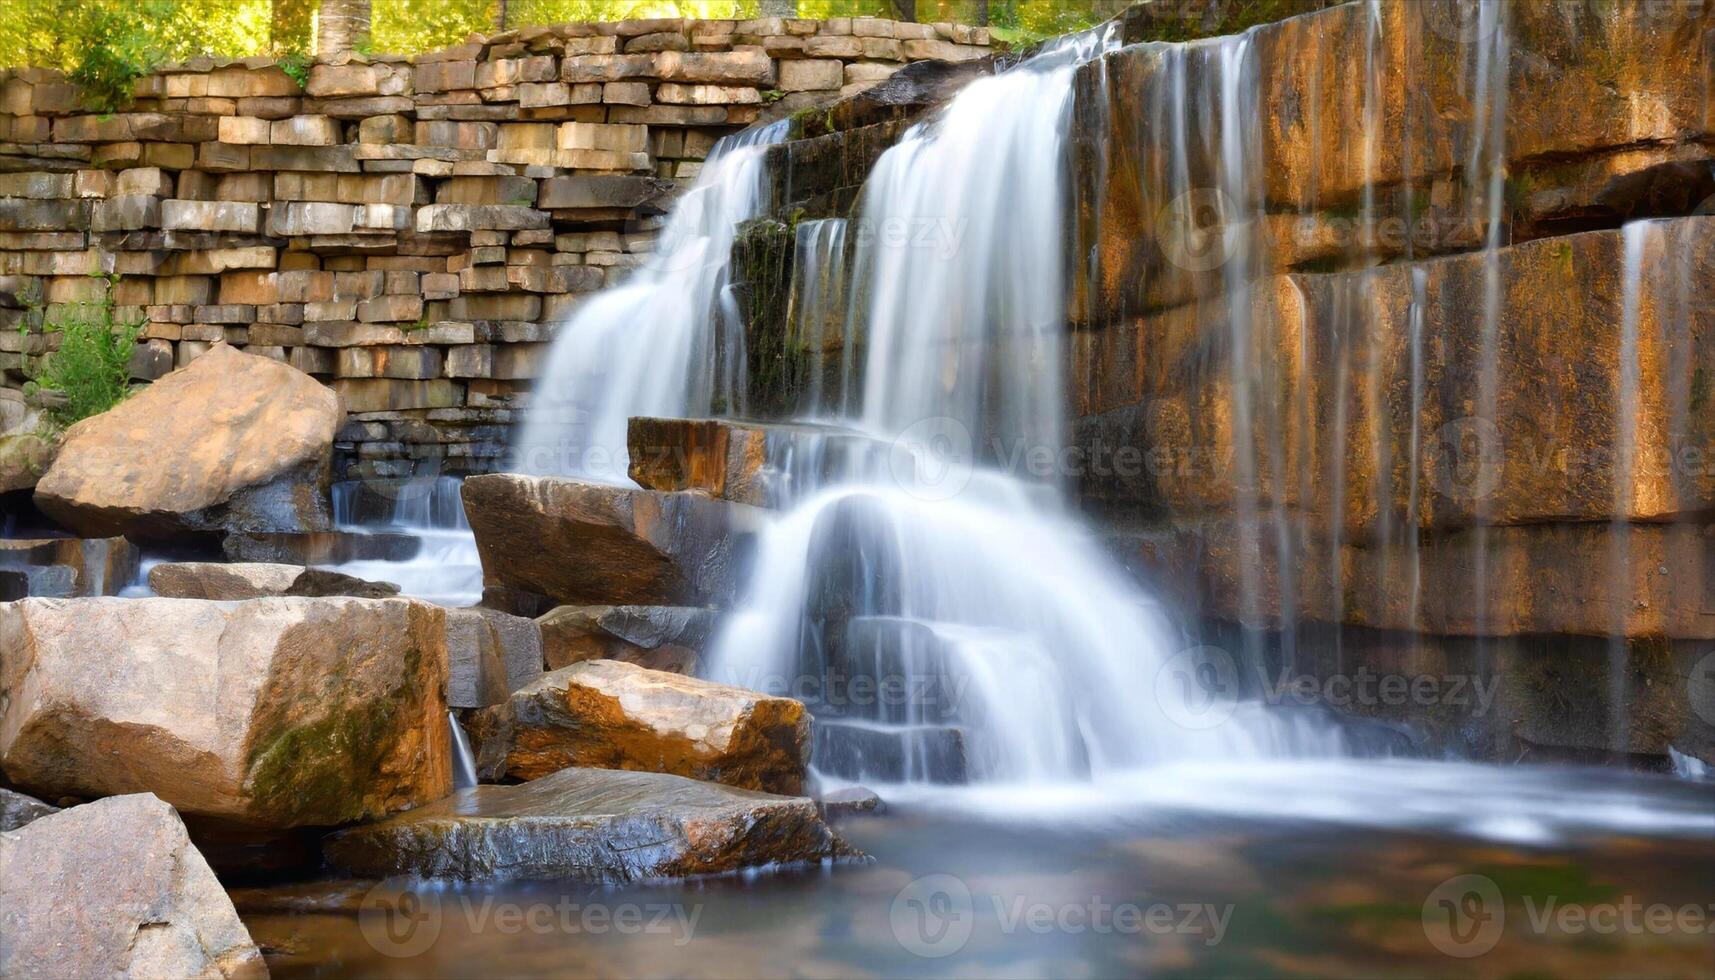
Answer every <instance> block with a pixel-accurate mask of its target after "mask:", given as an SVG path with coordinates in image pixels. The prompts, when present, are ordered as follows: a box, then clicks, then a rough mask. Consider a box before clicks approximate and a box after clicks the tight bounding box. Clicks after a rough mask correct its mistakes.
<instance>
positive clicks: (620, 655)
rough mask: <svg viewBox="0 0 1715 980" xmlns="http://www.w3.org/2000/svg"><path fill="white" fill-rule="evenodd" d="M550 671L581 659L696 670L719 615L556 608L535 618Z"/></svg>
mask: <svg viewBox="0 0 1715 980" xmlns="http://www.w3.org/2000/svg"><path fill="white" fill-rule="evenodd" d="M536 622H537V624H538V626H540V628H541V630H542V653H543V655H544V657H545V659H546V661H547V666H548V669H549V670H557V669H559V668H561V667H569V666H571V665H572V664H575V663H580V662H582V661H585V660H623V661H625V662H626V663H632V664H637V665H638V666H640V667H648V668H650V669H652V670H667V671H672V672H674V673H677V674H691V673H694V672H695V668H696V665H697V663H698V662H699V661H700V660H701V659H702V657H703V654H704V652H705V651H706V650H707V649H708V644H709V643H710V642H711V641H712V640H713V638H714V635H715V631H716V630H717V629H718V628H719V625H720V614H719V613H718V612H716V611H715V610H713V609H704V608H700V607H695V606H558V607H556V608H554V609H552V610H550V611H549V612H547V613H546V614H544V615H542V616H540V617H538V618H537V620H536Z"/></svg>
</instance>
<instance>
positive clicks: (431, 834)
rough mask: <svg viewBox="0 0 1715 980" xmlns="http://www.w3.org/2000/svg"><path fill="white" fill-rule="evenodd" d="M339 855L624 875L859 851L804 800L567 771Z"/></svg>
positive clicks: (493, 875) (452, 871)
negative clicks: (853, 848) (846, 841)
mask: <svg viewBox="0 0 1715 980" xmlns="http://www.w3.org/2000/svg"><path fill="white" fill-rule="evenodd" d="M324 851H325V853H326V855H327V859H328V861H329V863H331V864H333V865H334V866H336V867H340V868H343V869H345V870H347V871H351V872H353V873H356V874H362V875H371V876H375V877H384V876H387V875H394V874H413V875H422V876H428V877H450V878H465V879H505V878H531V879H560V878H569V879H573V880H578V881H600V882H624V881H635V880H638V879H642V878H655V877H683V876H688V875H699V874H715V873H719V872H723V871H734V870H738V869H741V868H748V867H756V866H759V865H764V864H775V863H793V862H802V861H820V860H823V859H826V858H834V857H843V856H851V855H853V854H854V853H855V852H853V851H852V850H851V849H850V848H849V847H847V846H846V845H845V844H844V843H843V842H841V841H840V839H839V838H838V837H836V836H835V835H834V833H833V832H832V831H831V830H829V829H828V827H827V825H826V824H825V823H823V821H822V818H821V816H820V815H819V814H818V813H817V812H816V805H815V803H814V802H812V801H811V800H809V799H806V798H803V797H787V796H774V795H771V794H768V793H760V792H756V791H752V790H743V789H738V788H735V787H731V786H723V785H720V784H717V783H707V782H699V781H697V780H694V779H686V778H684V777H681V776H673V775H667V774H663V773H644V772H622V771H617V770H610V769H563V770H560V771H558V772H555V773H552V774H550V775H547V776H543V777H542V778H540V779H536V780H532V781H530V782H527V783H523V784H521V785H517V786H479V787H476V788H475V789H470V790H461V791H460V792H458V793H456V794H454V795H453V796H451V797H448V798H446V799H444V800H440V801H438V802H436V803H431V804H429V805H427V806H423V807H419V808H417V809H415V810H412V811H410V812H408V813H404V814H400V815H399V816H396V817H393V818H390V819H388V820H385V821H382V822H380V823H376V824H370V825H367V826H362V827H354V828H351V829H348V830H343V831H340V832H338V833H336V834H334V835H333V836H332V837H330V838H329V839H328V842H327V844H326V846H325V848H324Z"/></svg>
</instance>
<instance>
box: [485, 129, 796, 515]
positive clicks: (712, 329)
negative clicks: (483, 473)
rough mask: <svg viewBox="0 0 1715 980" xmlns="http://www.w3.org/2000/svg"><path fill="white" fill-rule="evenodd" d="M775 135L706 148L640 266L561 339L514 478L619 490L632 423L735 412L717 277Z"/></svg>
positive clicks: (758, 201)
mask: <svg viewBox="0 0 1715 980" xmlns="http://www.w3.org/2000/svg"><path fill="white" fill-rule="evenodd" d="M785 135H786V127H785V122H784V121H782V122H780V123H776V124H774V125H772V126H767V127H761V128H759V129H755V130H747V131H746V132H745V133H742V134H739V135H737V136H734V137H729V138H728V139H725V140H722V141H721V143H719V144H717V145H716V147H715V149H714V152H713V153H711V154H710V158H709V160H708V162H707V163H706V164H704V166H703V169H702V172H701V173H700V174H699V175H698V177H697V180H696V182H695V184H693V185H692V187H691V189H690V190H689V191H687V192H686V193H685V195H684V196H683V197H681V198H680V199H679V200H678V202H677V203H675V205H674V207H673V214H672V217H671V218H670V219H669V220H668V222H667V227H666V229H665V230H664V231H663V232H662V235H661V240H660V241H659V242H657V243H656V244H655V249H654V251H653V253H652V254H651V255H650V258H649V259H648V261H647V262H645V263H644V265H643V266H642V267H641V268H639V269H638V270H637V271H636V272H635V273H634V274H633V275H632V276H631V278H630V279H629V280H627V281H626V282H625V283H624V284H622V285H620V286H618V287H616V288H613V289H609V290H606V291H605V292H602V293H599V294H597V295H595V296H593V297H591V298H590V300H589V302H587V303H586V304H585V305H584V306H583V307H581V308H580V309H579V310H578V312H577V313H576V314H575V315H574V316H573V317H572V319H571V321H570V322H568V323H566V324H564V325H562V326H561V327H560V329H559V332H558V334H557V335H556V337H555V338H554V345H553V347H552V348H551V349H550V350H549V353H548V362H547V364H546V365H545V366H544V369H543V372H542V380H541V382H539V383H538V384H537V385H536V388H535V391H534V392H533V393H532V395H531V402H530V411H529V413H528V415H527V417H526V419H525V422H524V426H523V428H522V430H521V431H520V433H519V434H518V438H517V440H516V442H515V444H514V447H513V459H512V466H511V469H512V470H513V471H515V472H521V473H534V474H540V475H545V476H575V477H578V478H580V479H585V480H593V481H596V482H600V483H613V484H625V483H628V482H629V478H628V477H627V475H626V469H627V460H628V458H629V457H628V454H627V453H626V449H625V430H626V424H627V422H628V421H629V420H630V419H631V418H632V417H633V416H638V415H652V416H665V417H670V418H682V417H685V416H688V415H697V416H702V415H707V414H709V412H710V411H711V410H712V408H713V407H714V402H715V399H716V398H717V396H719V397H721V398H722V399H723V400H724V402H725V404H727V405H729V406H730V405H732V404H733V403H734V400H735V399H736V397H737V395H738V394H739V392H741V391H742V377H740V376H738V375H736V374H735V373H733V372H736V371H737V370H738V367H739V365H741V364H742V363H743V358H742V357H740V356H737V352H736V351H735V350H734V348H733V347H732V346H730V345H731V344H732V343H733V342H734V340H735V338H736V337H737V336H738V326H737V324H735V323H732V322H731V320H730V319H729V318H728V314H727V311H728V309H729V308H730V303H729V297H728V296H727V295H726V293H727V286H728V282H729V277H728V271H729V270H728V265H729V264H730V262H731V257H732V245H733V239H734V237H735V235H736V233H737V231H738V226H739V225H740V224H741V223H742V222H744V221H745V220H747V219H749V218H753V217H755V216H756V215H757V213H758V212H759V210H760V209H761V206H762V204H763V203H764V197H765V195H764V191H765V187H764V182H763V178H764V176H765V170H764V166H763V164H764V159H765V156H766V154H767V152H768V147H769V146H770V145H771V144H773V143H776V142H778V141H779V140H781V139H782V138H784V137H785ZM723 345H726V346H723ZM723 368H724V369H725V370H724V371H723V370H722V369H723Z"/></svg>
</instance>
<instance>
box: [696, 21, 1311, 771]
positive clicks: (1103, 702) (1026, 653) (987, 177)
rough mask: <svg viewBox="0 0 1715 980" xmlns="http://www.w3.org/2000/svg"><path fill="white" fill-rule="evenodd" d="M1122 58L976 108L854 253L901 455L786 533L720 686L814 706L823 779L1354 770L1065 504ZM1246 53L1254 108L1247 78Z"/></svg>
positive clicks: (986, 91) (936, 146) (945, 128)
mask: <svg viewBox="0 0 1715 980" xmlns="http://www.w3.org/2000/svg"><path fill="white" fill-rule="evenodd" d="M1115 44H1116V38H1115V36H1114V34H1113V33H1112V32H1111V31H1108V30H1102V31H1097V32H1092V33H1090V34H1086V35H1080V36H1077V37H1075V38H1072V39H1069V40H1067V41H1065V42H1063V43H1061V44H1058V45H1055V46H1053V47H1051V48H1049V49H1047V50H1045V51H1044V52H1042V53H1041V54H1039V55H1038V56H1037V57H1036V58H1034V59H1032V60H1030V61H1026V62H1024V63H1022V64H1021V65H1019V66H1017V67H1015V68H1013V69H1011V70H1009V71H1006V72H1003V73H1001V74H998V75H996V76H994V77H991V78H986V79H981V80H978V81H976V82H973V83H972V84H971V85H969V86H968V87H966V88H965V89H964V90H963V91H961V92H960V93H959V94H958V95H957V96H956V97H955V98H954V99H953V100H952V101H951V103H949V104H948V105H947V106H946V107H945V108H944V109H943V110H942V111H941V112H939V113H938V114H936V115H935V116H934V117H933V118H931V119H929V120H927V121H925V122H922V123H920V124H918V125H917V126H915V127H913V128H912V129H911V130H910V131H908V132H907V133H906V134H905V135H904V137H903V138H902V139H901V140H900V141H899V143H898V144H897V145H895V146H894V147H893V148H891V149H889V150H888V151H887V152H886V153H885V154H884V155H883V156H882V158H881V160H880V161H879V162H878V163H877V165H876V167H875V169H874V171H873V173H872V174H871V176H870V179H869V181H868V182H867V183H866V184H865V187H864V190H863V193H862V197H861V200H860V203H859V208H858V212H857V215H856V217H854V218H853V219H852V220H853V222H855V230H854V229H853V228H850V227H848V228H843V229H842V230H841V232H840V234H841V236H842V238H843V239H845V240H849V241H850V242H851V246H850V247H851V248H853V249H855V254H854V255H853V256H852V257H851V272H850V282H849V285H848V291H847V294H846V295H847V299H846V303H847V305H848V307H849V310H850V321H851V322H850V323H849V324H848V326H847V334H846V336H845V338H843V339H842V350H846V349H849V347H850V345H851V340H850V338H851V336H852V335H854V334H858V335H861V336H862V337H863V340H864V343H865V348H866V350H865V355H864V364H863V370H862V381H861V384H862V391H863V395H862V404H861V408H858V409H856V410H853V411H850V412H849V413H848V414H847V415H846V417H845V418H844V421H845V423H846V424H848V425H850V426H852V427H854V428H856V429H858V430H860V431H861V432H863V433H866V434H867V435H869V436H870V437H872V438H873V439H875V440H877V441H880V442H884V443H889V444H891V446H892V448H893V451H892V452H891V453H887V454H880V455H878V456H868V457H860V459H862V460H865V461H867V462H868V464H869V465H855V466H850V467H846V468H844V469H841V470H838V471H836V472H835V473H833V474H832V476H831V478H830V479H828V480H827V482H826V484H825V485H824V487H823V488H822V490H821V492H819V493H813V494H808V495H806V496H805V498H804V499H803V500H802V502H801V503H800V504H799V505H798V506H796V507H795V508H793V509H792V510H791V511H789V512H788V513H786V514H785V515H784V516H783V517H782V518H781V519H779V520H778V521H777V522H776V523H775V524H774V525H773V526H772V527H770V528H769V529H768V530H767V531H766V532H765V533H764V535H763V538H762V542H761V544H760V547H759V554H758V555H757V559H756V568H755V571H754V573H753V575H752V578H751V586H752V587H751V591H750V594H749V596H748V598H747V601H746V602H745V604H744V605H743V606H742V608H741V609H740V610H739V611H738V612H737V613H736V614H735V616H734V617H733V618H732V622H731V624H730V625H729V627H728V628H727V630H726V631H725V632H724V633H723V635H722V636H721V637H720V639H719V641H718V642H717V644H716V646H715V648H714V650H713V651H712V654H711V656H710V658H709V660H708V663H707V665H706V667H705V672H706V674H707V675H708V676H710V677H711V678H713V679H715V680H719V681H723V682H726V683H732V684H738V685H742V686H747V687H753V688H760V689H764V690H778V691H780V692H782V693H789V694H792V695H794V696H799V697H803V698H804V699H805V700H806V701H808V702H809V703H810V706H811V709H812V712H813V713H814V714H815V716H816V719H817V735H816V747H815V759H814V761H815V764H816V765H817V767H818V769H820V770H821V771H822V772H823V774H824V775H831V776H839V777H846V778H853V779H863V780H866V781H896V782H899V781H903V782H916V781H942V782H958V781H963V780H966V779H969V780H977V781H991V780H992V781H1044V780H1056V779H1065V778H1078V777H1101V776H1105V775H1108V774H1112V773H1117V772H1120V771H1124V770H1127V769H1132V768H1135V767H1138V766H1141V765H1146V764H1152V763H1160V762H1165V761H1168V760H1173V759H1183V758H1186V757H1205V758H1213V757H1232V756H1258V755H1267V754H1276V753H1287V752H1303V753H1335V752H1338V751H1340V750H1341V749H1342V748H1343V740H1342V737H1341V736H1340V735H1339V734H1338V733H1336V732H1334V731H1333V730H1331V729H1328V728H1325V727H1323V726H1321V725H1319V724H1316V723H1314V722H1313V721H1311V720H1309V719H1306V718H1297V719H1293V720H1291V721H1290V722H1288V721H1285V720H1282V719H1279V718H1276V717H1274V716H1271V715H1269V714H1267V713H1265V712H1262V711H1251V710H1245V709H1246V708H1248V707H1254V706H1241V705H1239V704H1238V703H1237V694H1238V677H1237V671H1236V667H1235V665H1234V662H1233V659H1232V658H1231V657H1230V656H1228V655H1226V654H1225V653H1222V652H1220V651H1213V652H1212V653H1211V652H1210V651H1198V650H1186V651H1181V650H1180V649H1179V644H1178V643H1176V637H1175V634H1174V632H1173V630H1172V629H1171V628H1170V625H1169V623H1168V620H1167V618H1166V617H1165V616H1164V615H1163V613H1162V612H1161V611H1160V610H1159V609H1158V608H1157V606H1156V605H1155V604H1154V603H1153V602H1151V601H1150V600H1149V599H1148V598H1147V597H1146V596H1143V595H1140V594H1139V593H1138V592H1136V591H1135V589H1134V587H1133V586H1132V585H1131V584H1130V582H1129V580H1128V579H1126V578H1125V577H1124V576H1123V575H1122V573H1121V572H1120V570H1119V569H1118V568H1117V567H1116V566H1115V565H1114V564H1113V563H1112V562H1111V561H1110V560H1109V559H1108V558H1107V557H1106V556H1105V554H1104V553H1103V552H1102V550H1101V549H1100V547H1099V546H1098V545H1097V543H1096V542H1095V541H1094V540H1093V539H1092V538H1091V536H1090V535H1089V533H1088V532H1087V531H1086V530H1085V529H1084V528H1083V527H1082V526H1081V525H1080V524H1079V523H1078V521H1077V520H1076V519H1075V518H1074V517H1073V516H1071V515H1070V514H1069V513H1068V512H1067V511H1066V508H1065V507H1064V505H1063V502H1062V500H1061V498H1060V494H1059V483H1060V482H1061V480H1062V478H1063V477H1064V476H1065V475H1066V471H1067V469H1068V468H1069V466H1070V465H1073V464H1072V463H1071V462H1070V461H1071V460H1073V459H1074V458H1075V457H1072V456H1070V455H1069V454H1068V448H1069V447H1067V446H1066V445H1065V444H1064V437H1063V427H1064V425H1065V420H1064V417H1063V412H1064V406H1065V404H1066V392H1065V390H1064V384H1063V380H1062V368H1061V343H1062V335H1063V331H1064V329H1065V303H1066V284H1065V282H1064V279H1063V272H1062V270H1063V269H1065V268H1066V266H1067V257H1066V255H1065V253H1064V245H1063V236H1062V230H1063V228H1064V226H1065V222H1066V218H1067V216H1066V214H1065V206H1064V200H1065V199H1066V198H1067V196H1068V187H1067V174H1066V154H1067V147H1066V142H1065V138H1066V134H1067V132H1068V129H1069V126H1070V114H1071V109H1072V80H1073V74H1074V72H1075V71H1076V69H1077V66H1078V65H1079V64H1081V63H1082V62H1083V61H1084V60H1087V59H1088V58H1091V57H1093V56H1095V55H1097V54H1099V53H1101V52H1103V51H1105V50H1108V49H1110V48H1111V47H1113V46H1114V45H1115ZM1229 53H1230V59H1229V61H1230V64H1229V67H1228V71H1226V72H1225V73H1224V76H1223V77H1224V78H1226V79H1227V80H1228V82H1229V86H1228V89H1229V94H1228V95H1227V98H1228V99H1229V104H1236V102H1237V99H1238V95H1237V86H1238V85H1239V80H1240V79H1241V78H1245V77H1246V76H1245V75H1244V65H1245V63H1246V61H1247V58H1246V54H1245V51H1244V48H1243V46H1242V42H1234V43H1233V45H1232V47H1231V49H1230V52H1229ZM1228 115H1229V116H1231V117H1233V118H1232V119H1230V121H1229V125H1230V126H1231V127H1234V128H1235V129H1236V127H1238V126H1239V125H1240V121H1239V120H1238V119H1237V118H1236V117H1237V115H1238V113H1236V112H1235V113H1228ZM1237 142H1238V141H1236V140H1235V141H1234V143H1233V144H1230V145H1237ZM1240 171H1241V168H1239V167H1237V166H1235V167H1234V170H1233V172H1234V173H1239V172H1240ZM1243 172H1244V173H1248V174H1254V173H1255V171H1254V168H1253V169H1246V170H1244V171H1243ZM1246 179H1249V178H1246ZM826 232H827V229H826V228H818V229H816V230H814V231H812V232H809V233H808V234H810V235H811V236H812V242H814V241H815V240H816V238H817V236H820V235H822V234H824V233H826ZM805 234H806V233H805V232H804V231H803V230H802V229H801V231H800V254H803V242H804V237H803V236H804V235H805ZM827 270H828V265H827V262H826V261H820V262H816V263H811V264H810V265H808V266H802V265H801V266H799V267H798V269H797V270H796V273H797V276H798V280H799V281H798V282H797V283H795V285H794V295H795V296H800V297H804V302H805V304H809V303H810V302H811V300H812V298H814V300H815V302H817V303H821V302H824V301H825V297H823V295H822V292H821V291H822V290H823V289H825V287H826V276H827ZM1236 281H1240V282H1243V283H1244V284H1243V285H1241V286H1235V289H1243V290H1248V289H1249V288H1250V287H1249V285H1248V278H1246V277H1240V278H1239V279H1238V280H1236ZM823 322H825V320H824V321H823ZM819 407H820V408H821V409H822V410H823V411H828V410H830V408H831V406H830V404H829V403H828V402H827V401H826V400H824V401H823V403H822V404H821V405H820V406H819ZM1071 448H1074V449H1075V447H1071ZM878 461H881V462H878ZM889 692H891V693H892V696H891V697H890V696H889Z"/></svg>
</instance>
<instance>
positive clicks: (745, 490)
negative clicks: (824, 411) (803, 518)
mask: <svg viewBox="0 0 1715 980" xmlns="http://www.w3.org/2000/svg"><path fill="white" fill-rule="evenodd" d="M627 443H628V449H629V451H630V454H631V469H630V476H631V478H632V479H633V480H635V481H637V483H638V484H639V485H641V486H644V487H647V488H649V489H651V490H700V491H702V492H704V493H707V494H709V495H711V496H715V497H720V498H722V499H724V500H732V501H736V502H738V503H745V504H754V505H756V506H760V507H782V506H786V505H788V504H790V503H791V502H792V501H794V500H797V499H802V497H803V496H804V495H805V494H807V493H811V492H814V491H815V490H816V489H817V488H818V487H822V486H826V485H827V484H828V483H829V482H830V481H831V480H832V479H834V478H836V477H840V476H849V475H852V474H871V475H874V476H876V477H878V478H883V479H885V478H886V477H887V476H888V475H889V474H891V473H892V472H893V470H894V469H895V468H896V467H899V466H903V467H906V469H905V470H904V471H903V472H904V473H905V474H906V475H909V473H910V472H911V471H910V469H909V467H910V466H911V462H910V457H909V455H907V454H906V453H905V452H904V451H903V450H901V449H900V448H899V447H897V446H896V445H895V444H894V443H893V442H891V441H889V440H883V439H877V438H875V437H874V436H871V435H868V434H866V433H862V432H858V431H855V430H852V429H847V428H842V427H839V426H832V425H819V424H815V423H785V422H750V421H732V420H726V419H671V418H647V417H639V418H633V419H632V420H631V424H630V426H629V429H628V431H627Z"/></svg>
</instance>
